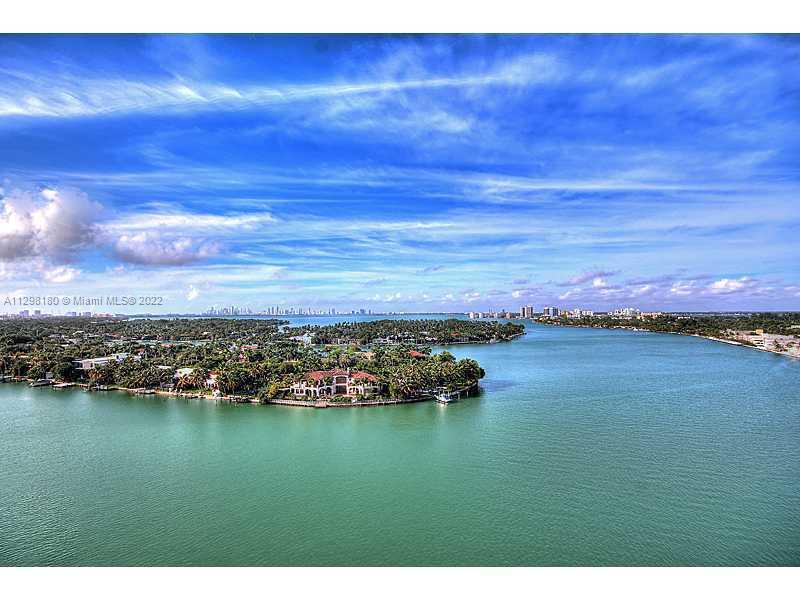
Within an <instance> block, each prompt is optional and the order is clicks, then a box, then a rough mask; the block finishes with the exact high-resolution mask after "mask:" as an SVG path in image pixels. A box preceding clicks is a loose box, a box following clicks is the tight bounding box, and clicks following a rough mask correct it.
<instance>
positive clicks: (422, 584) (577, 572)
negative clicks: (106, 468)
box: [0, 567, 797, 600]
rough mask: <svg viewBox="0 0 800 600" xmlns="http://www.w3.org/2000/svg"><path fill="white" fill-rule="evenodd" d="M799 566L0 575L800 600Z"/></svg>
mask: <svg viewBox="0 0 800 600" xmlns="http://www.w3.org/2000/svg"><path fill="white" fill-rule="evenodd" d="M796 583H797V569H786V568H779V567H777V568H761V569H748V568H737V569H697V568H676V569H655V568H622V569H592V568H575V569H565V568H564V569H559V568H539V569H532V568H509V569H498V568H473V569H463V568H462V569H458V568H449V569H443V568H413V569H401V568H349V569H326V568H308V569H298V568H274V569H262V568H233V569H229V568H220V569H171V568H160V569H125V568H108V569H78V568H76V569H63V568H51V569H35V568H20V569H0V585H1V586H2V589H3V595H4V597H6V598H39V597H47V598H58V599H59V600H68V599H71V598H80V599H81V600H93V599H95V598H97V599H102V600H108V598H114V599H115V600H116V599H119V598H121V599H123V600H125V599H128V598H131V599H136V600H141V599H142V598H146V599H156V598H174V599H177V598H189V599H191V600H201V599H205V598H209V599H214V600H221V599H236V598H250V597H264V598H275V599H283V598H291V599H295V598H315V599H317V600H322V599H324V600H337V599H339V598H342V599H346V600H359V599H361V598H364V599H369V600H395V599H397V600H417V599H419V598H436V599H440V600H445V599H447V600H449V599H451V598H457V599H459V600H462V599H465V598H481V599H482V600H485V599H488V600H506V599H508V598H525V599H526V600H527V599H532V598H559V599H560V598H565V597H566V598H573V597H574V598H581V599H584V598H592V599H593V598H613V599H614V600H626V599H631V600H634V599H635V600H641V599H643V598H646V599H647V600H661V599H664V600H676V599H677V598H704V599H705V598H726V600H728V599H737V598H743V599H747V600H752V599H754V598H769V599H770V600H778V599H781V598H784V597H785V598H793V597H794V593H795V592H796Z"/></svg>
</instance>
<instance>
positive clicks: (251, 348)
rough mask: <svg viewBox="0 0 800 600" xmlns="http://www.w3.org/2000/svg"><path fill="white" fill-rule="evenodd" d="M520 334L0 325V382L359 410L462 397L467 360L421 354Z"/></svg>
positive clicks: (508, 328) (450, 327) (419, 326)
mask: <svg viewBox="0 0 800 600" xmlns="http://www.w3.org/2000/svg"><path fill="white" fill-rule="evenodd" d="M523 332H524V326H523V325H519V324H514V323H498V322H495V321H484V322H474V321H465V320H461V319H443V320H434V319H421V320H388V319H386V320H378V321H368V322H359V323H350V322H347V323H338V324H335V325H326V326H318V325H314V326H309V325H307V326H299V327H294V326H291V325H290V323H289V322H288V321H285V320H279V319H221V318H212V319H124V318H105V319H96V318H94V319H93V318H85V319H84V318H63V319H62V318H48V319H16V320H4V321H0V377H2V379H3V380H4V381H29V382H30V383H31V385H56V386H70V385H83V386H85V387H86V388H87V389H100V390H103V389H123V390H128V391H135V392H139V393H163V394H179V395H188V396H202V397H205V396H208V397H214V398H221V399H227V400H230V401H234V402H258V403H264V404H268V403H278V404H292V405H304V406H305V405H313V406H363V405H374V404H388V403H392V404H395V403H400V402H412V401H418V400H424V399H428V398H432V397H435V396H441V395H445V396H446V395H448V394H455V393H459V394H460V393H470V392H472V391H474V390H475V389H476V388H477V384H478V381H479V380H480V379H481V378H482V377H483V376H484V371H483V369H482V368H481V366H480V365H479V364H478V363H477V362H476V361H475V360H472V359H469V358H464V359H461V360H456V359H455V357H454V356H453V355H452V354H451V353H450V352H448V351H446V350H443V351H440V352H437V353H434V352H433V351H432V349H431V346H437V345H447V344H457V343H461V344H466V343H496V342H502V341H508V340H511V339H513V338H514V337H516V336H519V335H521V334H522V333H523Z"/></svg>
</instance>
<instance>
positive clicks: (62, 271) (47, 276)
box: [42, 266, 81, 283]
mask: <svg viewBox="0 0 800 600" xmlns="http://www.w3.org/2000/svg"><path fill="white" fill-rule="evenodd" d="M80 273H81V271H80V269H75V268H72V267H65V266H60V267H53V268H52V269H46V270H45V271H43V272H42V279H44V280H45V281H47V282H48V283H69V282H70V281H72V280H73V279H75V277H77V276H78V275H80Z"/></svg>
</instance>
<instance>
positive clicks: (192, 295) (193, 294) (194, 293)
mask: <svg viewBox="0 0 800 600" xmlns="http://www.w3.org/2000/svg"><path fill="white" fill-rule="evenodd" d="M199 295H200V290H198V289H197V288H196V287H194V286H193V285H190V286H189V291H188V292H186V299H187V300H189V301H191V300H196V299H197V297H198V296H199Z"/></svg>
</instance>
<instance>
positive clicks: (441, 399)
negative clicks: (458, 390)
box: [434, 392, 458, 404]
mask: <svg viewBox="0 0 800 600" xmlns="http://www.w3.org/2000/svg"><path fill="white" fill-rule="evenodd" d="M434 398H435V399H436V402H438V403H439V404H451V403H453V402H457V401H458V395H457V394H456V395H455V396H453V392H440V393H438V394H436V395H435V396H434Z"/></svg>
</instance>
